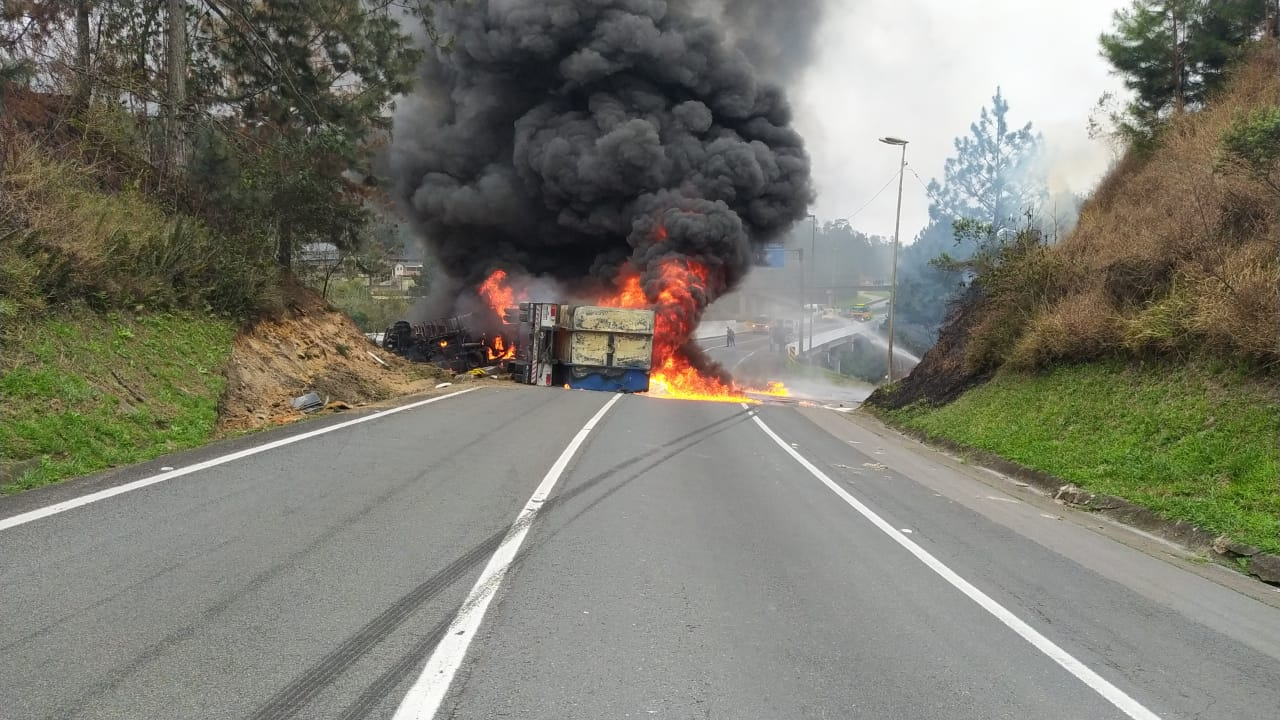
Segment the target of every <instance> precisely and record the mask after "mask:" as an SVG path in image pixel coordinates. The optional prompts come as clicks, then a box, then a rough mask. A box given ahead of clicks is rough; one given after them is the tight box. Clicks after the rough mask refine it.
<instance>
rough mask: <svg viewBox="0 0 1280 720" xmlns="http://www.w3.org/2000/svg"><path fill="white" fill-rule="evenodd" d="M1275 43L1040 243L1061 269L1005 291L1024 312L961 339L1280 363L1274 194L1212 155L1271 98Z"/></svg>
mask: <svg viewBox="0 0 1280 720" xmlns="http://www.w3.org/2000/svg"><path fill="white" fill-rule="evenodd" d="M1276 52H1277V46H1276V45H1275V44H1274V43H1273V44H1270V45H1268V46H1266V47H1259V48H1258V49H1257V50H1256V51H1255V52H1254V53H1253V54H1252V56H1251V57H1250V58H1249V60H1248V61H1247V62H1245V63H1244V64H1242V65H1241V66H1240V67H1239V68H1238V69H1237V70H1236V72H1235V76H1234V78H1233V81H1232V83H1231V85H1230V87H1229V90H1228V91H1227V92H1226V93H1224V95H1223V96H1221V97H1220V98H1219V99H1218V101H1217V102H1216V103H1215V104H1214V105H1212V106H1211V107H1209V108H1208V109H1206V110H1203V111H1201V112H1197V113H1193V114H1188V115H1186V116H1183V117H1180V118H1176V119H1175V120H1174V121H1173V122H1172V123H1171V124H1170V125H1169V127H1168V128H1167V129H1166V131H1165V132H1164V133H1163V135H1162V136H1161V140H1160V146H1159V147H1158V148H1157V149H1156V150H1155V151H1154V152H1153V153H1152V154H1151V155H1150V156H1149V157H1145V158H1138V157H1136V156H1135V157H1128V158H1126V159H1125V160H1123V161H1122V162H1120V163H1119V164H1117V166H1116V168H1115V169H1114V170H1113V171H1112V173H1111V174H1110V175H1109V176H1108V177H1107V178H1105V179H1104V180H1103V182H1102V183H1100V185H1099V187H1098V189H1097V190H1096V192H1095V193H1094V195H1093V197H1092V198H1091V199H1090V200H1089V202H1088V203H1087V204H1086V205H1085V207H1084V208H1083V210H1082V213H1081V217H1080V222H1079V225H1078V226H1077V228H1076V230H1075V232H1074V233H1073V234H1072V235H1071V236H1070V237H1068V238H1067V239H1066V240H1064V241H1063V243H1062V244H1061V245H1059V246H1057V247H1055V248H1053V249H1052V251H1051V252H1052V254H1053V255H1054V256H1055V259H1056V260H1057V261H1058V263H1059V264H1060V266H1061V267H1064V268H1069V272H1065V273H1060V274H1059V275H1058V276H1056V277H1055V278H1054V279H1053V280H1051V281H1050V285H1051V286H1052V287H1042V286H1041V287H1036V288H1034V289H1032V288H1028V290H1029V291H1028V292H1027V293H1026V294H1025V295H1023V296H1022V297H1010V298H1007V299H1006V300H1005V303H1004V304H1006V305H1007V304H1021V305H1022V306H1024V307H1033V308H1035V309H1034V313H1033V317H1031V318H1030V319H1029V320H1026V321H1025V322H1022V323H1014V324H1012V325H1011V324H1010V323H1009V322H1007V321H1008V320H1009V318H1008V317H1005V318H1000V317H992V318H989V319H984V321H983V322H982V323H981V326H980V327H979V329H978V333H979V334H980V335H982V334H985V335H986V336H985V337H976V338H974V345H973V347H972V348H971V349H976V350H978V351H981V352H986V353H992V352H995V350H994V349H995V348H999V347H1001V346H1002V345H1005V344H1006V343H1007V347H1009V348H1012V349H1011V350H1010V351H1009V352H1008V353H1007V357H1006V360H1007V361H1008V362H1009V363H1011V365H1013V366H1015V367H1024V368H1030V367H1043V366H1044V365H1045V364H1047V363H1051V362H1053V361H1055V360H1063V359H1071V360H1077V359H1078V360H1085V359H1093V358H1097V357H1100V356H1105V355H1107V354H1108V353H1115V352H1117V351H1126V350H1127V351H1128V352H1132V353H1137V354H1147V353H1151V352H1156V353H1161V354H1175V355H1181V354H1188V353H1193V352H1197V351H1201V350H1208V351H1211V352H1214V353H1226V354H1229V355H1238V356H1241V357H1243V358H1244V359H1246V360H1247V361H1249V362H1250V363H1252V364H1254V365H1255V366H1258V367H1262V368H1267V369H1270V370H1273V371H1274V370H1275V369H1277V368H1280V295H1278V294H1277V287H1278V284H1280V260H1278V259H1277V245H1276V240H1275V238H1276V236H1277V232H1278V231H1280V197H1277V195H1276V193H1275V191H1274V190H1273V189H1271V188H1269V187H1268V186H1267V185H1266V183H1265V182H1263V181H1262V180H1260V179H1259V178H1257V177H1255V176H1252V175H1250V174H1249V173H1248V172H1247V171H1246V170H1245V169H1243V168H1238V167H1234V166H1231V165H1230V164H1227V163H1223V162H1222V161H1221V160H1222V149H1221V148H1222V136H1223V133H1224V131H1226V130H1227V129H1228V128H1229V127H1230V126H1231V125H1232V123H1233V122H1234V121H1235V120H1236V118H1238V117H1240V116H1241V115H1242V114H1244V113H1248V112H1252V111H1255V110H1258V109H1261V108H1266V107H1274V106H1275V104H1276V96H1277V90H1278V87H1277V82H1278V81H1277V78H1276V76H1275V64H1276ZM1054 290H1056V292H1057V294H1058V297H1057V298H1056V299H1051V300H1050V301H1049V302H1038V301H1037V298H1040V299H1043V298H1045V297H1050V298H1052V297H1053V294H1054V293H1053V292H1052V291H1054ZM1033 293H1034V294H1033ZM1036 305H1039V306H1040V307H1035V306H1036ZM1006 315H1007V313H1006ZM1019 324H1020V325H1021V327H1018V325H1019Z"/></svg>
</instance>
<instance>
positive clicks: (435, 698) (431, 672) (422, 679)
mask: <svg viewBox="0 0 1280 720" xmlns="http://www.w3.org/2000/svg"><path fill="white" fill-rule="evenodd" d="M621 399H622V396H621V395H614V396H613V398H612V399H611V400H609V402H607V403H605V405H604V407H602V408H600V411H599V412H597V413H596V414H595V415H593V416H592V418H591V419H590V420H588V421H587V424H586V425H583V426H582V429H581V430H579V431H578V434H577V435H575V436H574V437H573V440H571V441H569V445H568V447H566V448H565V449H564V452H562V453H560V457H559V458H558V459H556V462H555V464H554V465H552V466H551V469H550V470H548V471H547V474H546V476H544V477H543V478H542V483H541V484H539V485H538V487H537V489H536V490H534V491H533V496H532V497H530V498H529V502H528V503H526V504H525V506H524V509H523V510H521V511H520V514H519V515H517V516H516V519H515V522H513V523H512V524H511V529H510V530H508V531H507V535H506V537H504V538H502V544H501V545H499V546H498V549H497V550H496V551H495V552H494V553H493V557H491V558H489V564H488V565H485V568H484V570H482V571H481V572H480V578H479V579H478V580H476V584H475V586H474V587H472V588H471V592H469V593H467V599H466V600H464V601H463V602H462V608H461V609H460V610H458V614H457V616H456V617H454V619H453V622H452V623H450V624H449V629H448V630H447V631H446V632H445V634H444V638H443V639H441V640H440V644H439V645H436V649H435V650H434V651H432V653H431V657H430V658H428V659H427V665H426V667H424V668H423V669H422V675H420V676H419V677H418V679H417V681H415V682H414V683H413V687H411V688H409V692H408V693H407V694H406V695H405V697H404V700H402V701H400V707H399V709H397V710H396V714H395V717H394V718H393V720H430V718H433V717H435V714H436V712H437V711H438V710H439V709H440V703H442V702H444V697H445V694H446V693H447V692H448V691H449V685H450V684H452V683H453V676H454V674H456V673H457V672H458V668H459V667H461V666H462V660H463V658H464V657H465V656H466V654H467V647H468V646H470V645H471V638H473V637H475V635H476V632H477V631H478V630H479V629H480V623H481V621H483V620H484V614H485V612H486V611H487V610H488V609H489V602H490V601H492V600H493V596H494V595H495V594H497V592H498V586H499V585H501V584H502V578H503V577H504V576H505V575H506V574H507V569H508V568H509V567H510V566H511V562H512V561H513V560H515V559H516V553H518V552H519V551H520V546H521V545H522V544H523V543H524V538H525V536H526V535H528V534H529V527H530V526H531V525H533V521H534V518H536V517H537V516H538V510H539V509H541V508H542V504H543V502H545V501H546V499H547V496H548V495H550V494H551V490H552V488H554V487H555V486H556V482H558V481H559V480H560V476H561V475H562V474H564V471H565V468H567V467H568V466H569V461H570V460H572V459H573V456H574V455H576V454H577V452H578V449H579V448H580V447H582V443H583V442H584V441H586V439H587V436H588V435H590V434H591V431H592V430H593V429H595V426H596V423H598V422H600V418H602V417H604V414H605V413H607V412H609V408H611V407H613V405H614V403H616V402H618V401H619V400H621Z"/></svg>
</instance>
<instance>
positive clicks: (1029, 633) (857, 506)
mask: <svg viewBox="0 0 1280 720" xmlns="http://www.w3.org/2000/svg"><path fill="white" fill-rule="evenodd" d="M742 407H743V408H744V409H747V410H748V411H750V410H751V407H750V406H749V405H746V404H743V406H742ZM751 419H752V420H754V421H755V423H756V424H757V425H759V426H760V429H761V430H764V432H765V434H766V435H768V436H769V437H770V438H772V439H773V441H774V442H775V443H777V444H778V447H780V448H782V449H783V450H784V451H786V452H787V454H788V455H790V456H791V457H793V458H795V460H796V462H798V463H800V464H801V465H802V466H804V469H805V470H808V471H809V474H811V475H813V476H814V477H816V478H817V479H819V480H821V481H822V483H823V484H824V485H826V486H827V487H828V488H830V489H831V491H832V492H834V493H835V494H836V495H839V496H840V499H841V500H844V501H845V502H846V503H848V504H849V505H850V506H851V507H852V508H853V509H854V510H857V511H858V513H859V514H861V515H862V516H863V517H865V518H866V519H868V520H870V521H871V523H872V524H873V525H875V526H876V527H877V528H879V529H880V531H881V532H883V533H884V534H885V535H888V536H889V537H891V538H893V540H894V542H896V543H898V544H899V545H901V546H902V547H904V548H906V550H907V552H909V553H911V554H912V555H915V556H916V558H917V559H918V560H920V562H922V563H924V564H925V565H927V566H928V567H929V569H930V570H932V571H934V572H935V573H937V574H938V575H940V576H941V577H942V579H943V580H946V581H947V582H948V583H951V585H952V586H953V587H955V588H956V589H957V590H959V591H960V592H962V593H964V594H965V595H967V596H968V597H969V599H970V600H973V601H974V602H976V603H977V604H978V605H979V606H980V607H981V608H982V609H983V610H986V611H987V612H989V613H991V614H992V615H993V616H995V618H996V619H997V620H999V621H1000V622H1002V623H1004V624H1005V625H1007V626H1008V627H1009V629H1011V630H1013V631H1014V632H1016V633H1017V634H1018V635H1020V636H1021V637H1022V639H1023V640H1026V641H1027V642H1029V643H1031V645H1033V646H1034V647H1035V648H1036V649H1037V650H1039V651H1040V652H1042V653H1044V654H1045V655H1047V656H1048V657H1049V659H1051V660H1053V661H1054V662H1056V663H1058V664H1059V665H1061V666H1062V667H1063V668H1064V669H1065V670H1066V671H1067V672H1069V673H1071V674H1072V675H1075V676H1076V677H1077V678H1079V679H1080V681H1081V682H1083V683H1084V684H1085V685H1088V686H1089V687H1090V688H1092V689H1093V690H1094V691H1095V692H1097V693H1098V694H1099V695H1101V696H1102V697H1104V698H1106V699H1107V701H1108V702H1110V703H1111V704H1112V705H1115V706H1116V707H1117V708H1119V709H1120V711H1121V712H1123V713H1124V714H1126V715H1128V716H1129V717H1131V718H1134V720H1160V716H1159V715H1156V714H1155V713H1153V712H1151V711H1150V710H1148V709H1147V708H1146V707H1145V706H1144V705H1143V704H1142V703H1140V702H1138V701H1137V700H1134V699H1133V698H1131V697H1129V695H1128V694H1126V693H1125V692H1124V691H1123V690H1121V689H1120V688H1118V687H1116V686H1115V685H1112V684H1111V683H1110V682H1108V681H1107V680H1106V678H1103V677H1102V676H1101V675H1099V674H1098V673H1096V672H1094V671H1093V670H1091V669H1089V667H1088V666H1087V665H1085V664H1084V663H1082V662H1080V661H1079V660H1077V659H1076V658H1075V657H1074V656H1072V655H1071V654H1070V653H1068V652H1067V651H1066V650H1063V649H1062V648H1060V647H1058V645H1057V644H1055V643H1054V642H1053V641H1052V640H1050V639H1049V638H1047V637H1045V636H1044V635H1041V634H1040V633H1039V632H1037V631H1036V629H1035V628H1033V627H1031V626H1030V625H1028V624H1026V623H1025V622H1023V621H1022V620H1021V619H1019V618H1018V616H1017V615H1014V614H1013V613H1012V612H1010V611H1009V610H1007V609H1006V608H1005V607H1004V606H1003V605H1001V604H1000V603H998V602H996V601H995V600H992V599H991V597H990V596H988V595H987V594H986V593H984V592H982V591H981V590H979V589H978V588H976V587H974V586H973V585H972V584H971V583H970V582H969V581H968V580H965V579H964V578H962V577H960V576H959V575H958V574H956V572H955V571H954V570H952V569H951V568H949V567H947V566H946V565H944V564H942V561H941V560H938V559H937V558H935V557H934V556H933V555H931V554H929V552H928V551H927V550H925V549H924V548H922V547H920V546H919V545H917V544H916V543H915V542H913V541H912V540H911V539H909V538H908V537H907V536H906V535H905V534H903V533H902V532H900V531H899V530H898V529H897V528H895V527H894V526H892V525H890V524H889V523H887V522H885V520H884V518H881V517H880V516H879V515H877V514H876V513H875V511H874V510H872V509H871V508H869V507H867V506H866V505H863V504H862V502H860V501H859V500H858V499H857V498H855V497H854V496H853V495H850V494H849V492H848V491H846V490H845V489H844V488H842V487H840V486H839V485H838V484H836V482H835V481H834V480H832V479H831V478H829V477H827V474H826V473H824V472H822V471H821V470H819V469H818V467H817V466H816V465H814V464H813V463H811V462H809V461H808V460H806V459H805V457H804V456H803V455H801V454H800V453H799V452H797V451H796V449H795V448H793V447H791V446H790V445H789V444H787V442H786V441H784V440H783V439H782V438H781V437H779V436H778V434H777V433H775V432H774V431H773V430H771V429H770V428H769V426H768V425H765V424H764V421H763V420H761V419H760V418H759V416H758V414H752V416H751Z"/></svg>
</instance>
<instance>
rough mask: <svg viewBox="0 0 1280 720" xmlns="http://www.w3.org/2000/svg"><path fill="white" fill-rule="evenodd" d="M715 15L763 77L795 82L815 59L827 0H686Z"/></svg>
mask: <svg viewBox="0 0 1280 720" xmlns="http://www.w3.org/2000/svg"><path fill="white" fill-rule="evenodd" d="M686 1H687V2H689V3H690V4H691V6H692V8H693V10H694V11H695V12H696V13H698V14H702V15H706V16H708V17H712V18H714V19H715V20H716V21H717V22H718V23H719V24H720V25H721V26H722V27H724V28H725V34H726V38H727V40H728V41H729V42H730V43H731V45H732V46H733V47H734V48H735V49H737V50H740V51H741V52H742V53H743V54H744V55H746V56H747V59H748V60H750V61H751V64H752V66H754V67H755V68H756V70H757V72H758V73H759V75H760V77H763V78H766V79H768V80H769V81H771V82H776V83H782V84H786V83H791V82H794V81H796V80H797V79H798V76H799V74H800V71H802V70H804V69H805V68H806V67H808V65H809V63H810V61H811V60H812V59H813V51H814V34H815V33H814V31H815V29H816V28H817V27H818V24H819V23H821V22H822V18H823V14H824V10H825V5H826V3H825V1H824V0H785V1H784V0H686Z"/></svg>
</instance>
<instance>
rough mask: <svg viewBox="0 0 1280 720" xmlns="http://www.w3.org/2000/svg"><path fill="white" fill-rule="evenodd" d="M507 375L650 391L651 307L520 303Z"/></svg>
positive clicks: (552, 383) (538, 382)
mask: <svg viewBox="0 0 1280 720" xmlns="http://www.w3.org/2000/svg"><path fill="white" fill-rule="evenodd" d="M508 313H509V315H508V317H509V318H510V319H511V320H512V321H514V325H515V327H516V328H517V330H516V341H515V357H514V358H512V359H511V360H509V361H508V362H507V368H508V370H510V372H511V377H512V379H513V380H515V381H516V382H521V383H525V384H527V385H541V386H544V387H549V386H564V387H567V388H570V389H574V390H600V391H605V392H628V393H638V392H648V390H649V374H650V372H651V371H652V369H653V332H654V312H653V310H648V309H632V308H610V307H597V306H592V305H560V304H556V303H521V304H520V305H519V307H517V308H515V309H513V310H510V311H508Z"/></svg>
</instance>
